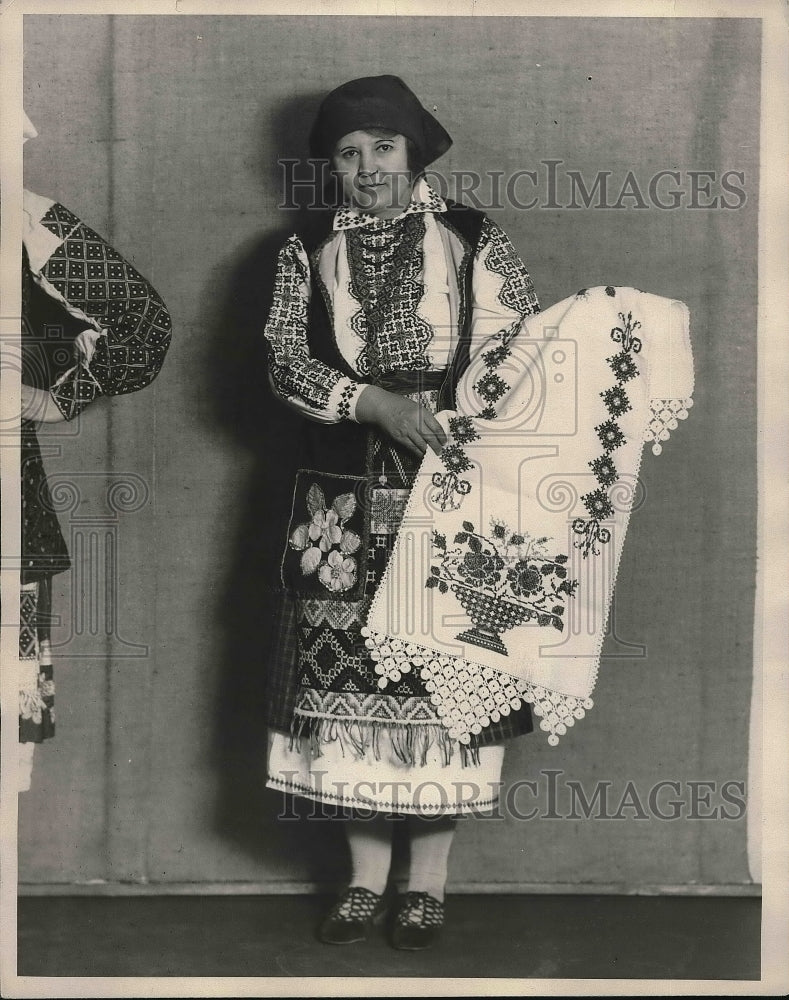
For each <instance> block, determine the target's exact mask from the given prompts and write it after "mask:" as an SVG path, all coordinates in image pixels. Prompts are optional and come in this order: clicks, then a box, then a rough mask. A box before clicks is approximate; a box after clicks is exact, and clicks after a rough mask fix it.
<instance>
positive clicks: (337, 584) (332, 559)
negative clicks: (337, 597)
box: [318, 549, 356, 592]
mask: <svg viewBox="0 0 789 1000" xmlns="http://www.w3.org/2000/svg"><path fill="white" fill-rule="evenodd" d="M318 579H319V580H320V582H321V583H322V584H323V586H324V587H326V589H327V590H333V591H338V592H339V591H342V590H350V589H351V587H353V585H354V584H355V583H356V560H355V559H352V558H351V557H350V556H346V557H345V558H343V557H342V555H341V554H340V553H339V552H338V551H337V549H334V550H333V551H332V552H330V553H329V556H328V558H327V560H326V562H325V563H324V564H323V565H322V566H321V568H320V569H319V570H318Z"/></svg>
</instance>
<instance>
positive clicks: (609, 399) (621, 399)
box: [600, 385, 632, 417]
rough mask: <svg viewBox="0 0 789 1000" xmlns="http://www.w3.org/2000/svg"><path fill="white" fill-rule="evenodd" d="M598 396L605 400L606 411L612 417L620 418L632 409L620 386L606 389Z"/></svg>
mask: <svg viewBox="0 0 789 1000" xmlns="http://www.w3.org/2000/svg"><path fill="white" fill-rule="evenodd" d="M600 395H601V396H602V397H603V399H604V400H605V405H606V409H607V410H608V412H609V413H610V414H611V416H612V417H621V416H622V414H623V413H627V411H628V410H630V409H632V407H631V406H630V400H629V399H628V398H627V393H626V392H625V390H624V389H623V388H622V386H621V385H615V386H613V388H611V389H606V390H605V392H601V393H600Z"/></svg>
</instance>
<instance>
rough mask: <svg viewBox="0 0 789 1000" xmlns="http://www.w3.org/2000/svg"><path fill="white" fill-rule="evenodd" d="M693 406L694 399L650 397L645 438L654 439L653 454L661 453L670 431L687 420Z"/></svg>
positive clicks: (646, 439)
mask: <svg viewBox="0 0 789 1000" xmlns="http://www.w3.org/2000/svg"><path fill="white" fill-rule="evenodd" d="M691 406H693V399H692V398H691V397H690V396H688V397H687V398H684V399H650V401H649V409H650V411H651V416H650V418H649V423H648V424H647V427H646V430H645V431H644V440H645V441H653V442H654V444H653V445H652V454H653V455H659V454H660V453H661V452H662V451H663V445H662V442H663V441H668V439H669V438H670V437H671V434H670V432H671V431H673V430H676V429H677V427H678V426H679V421H680V420H687V418H688V410H689V409H690V408H691Z"/></svg>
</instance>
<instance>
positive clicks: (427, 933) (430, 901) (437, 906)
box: [392, 892, 444, 951]
mask: <svg viewBox="0 0 789 1000" xmlns="http://www.w3.org/2000/svg"><path fill="white" fill-rule="evenodd" d="M443 926H444V904H443V903H441V902H439V900H437V899H436V898H435V897H434V896H431V895H430V894H429V893H427V892H407V893H406V894H405V896H404V897H403V901H402V903H401V904H400V908H399V909H398V911H397V914H396V915H395V918H394V924H393V926H392V947H393V948H399V949H400V950H401V951H421V950H422V949H423V948H429V947H430V945H431V944H433V942H434V941H435V939H436V938H437V937H438V935H439V933H440V931H441V928H442V927H443Z"/></svg>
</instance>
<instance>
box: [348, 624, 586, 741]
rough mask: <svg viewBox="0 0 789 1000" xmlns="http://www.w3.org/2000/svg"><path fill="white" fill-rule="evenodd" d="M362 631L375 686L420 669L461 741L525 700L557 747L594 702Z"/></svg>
mask: <svg viewBox="0 0 789 1000" xmlns="http://www.w3.org/2000/svg"><path fill="white" fill-rule="evenodd" d="M361 631H362V635H363V636H364V638H365V645H366V646H367V648H368V649H369V650H370V657H371V659H372V660H374V661H375V672H376V674H377V675H378V687H379V688H380V689H381V690H384V689H385V688H386V687H387V685H388V684H389V681H393V682H396V681H398V680H400V678H401V677H402V675H403V674H407V673H410V672H411V670H412V669H413V668H416V669H418V670H419V671H420V676H421V678H422V680H423V681H425V687H426V689H427V691H428V692H429V694H430V700H431V702H432V703H433V704H434V705H435V706H436V713H437V715H438V716H439V718H440V719H441V723H442V725H444V726H446V728H447V729H448V730H449V735H450V737H452V738H453V739H456V740H458V741H459V742H460V743H462V744H468V743H470V742H471V737H472V736H476V735H478V734H479V733H481V732H482V730H483V729H484V728H485V726H489V725H490V724H491V722H498V721H499V720H500V719H501V717H502V716H506V715H509V714H510V712H512V711H513V710H517V709H519V708H520V707H521V705H522V703H523V702H524V701H527V702H529V703H530V704H531V705H532V707H533V709H534V714H535V715H536V716H537V717H538V718H539V719H540V729H541V730H542V731H543V732H546V733H548V743H549V744H550V745H551V746H554V747H555V746H556V745H557V744H558V742H559V737H560V736H564V734H565V733H566V732H567V729H568V728H569V727H570V726H573V725H575V721H576V719H583V718H584V716H585V715H586V713H587V711H588V710H589V709H591V708H592V707H593V706H594V702H593V701H592V699H591V698H576V697H573V696H571V695H565V694H561V693H560V692H558V691H550V690H548V688H544V687H541V686H540V685H538V684H532V683H531V681H522V680H519V679H518V678H516V677H511V676H510V675H509V674H502V673H500V672H499V671H497V670H494V669H493V668H492V667H482V666H480V665H479V664H477V663H473V662H471V661H469V660H465V659H463V658H462V657H459V656H446V655H439V654H437V653H436V652H435V651H433V650H430V649H427V648H426V647H424V646H420V645H419V644H418V643H413V642H404V641H403V640H402V639H392V638H390V637H389V636H387V635H385V634H384V633H382V632H376V631H374V630H373V629H371V628H368V627H367V626H365V627H364V628H362V630H361Z"/></svg>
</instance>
